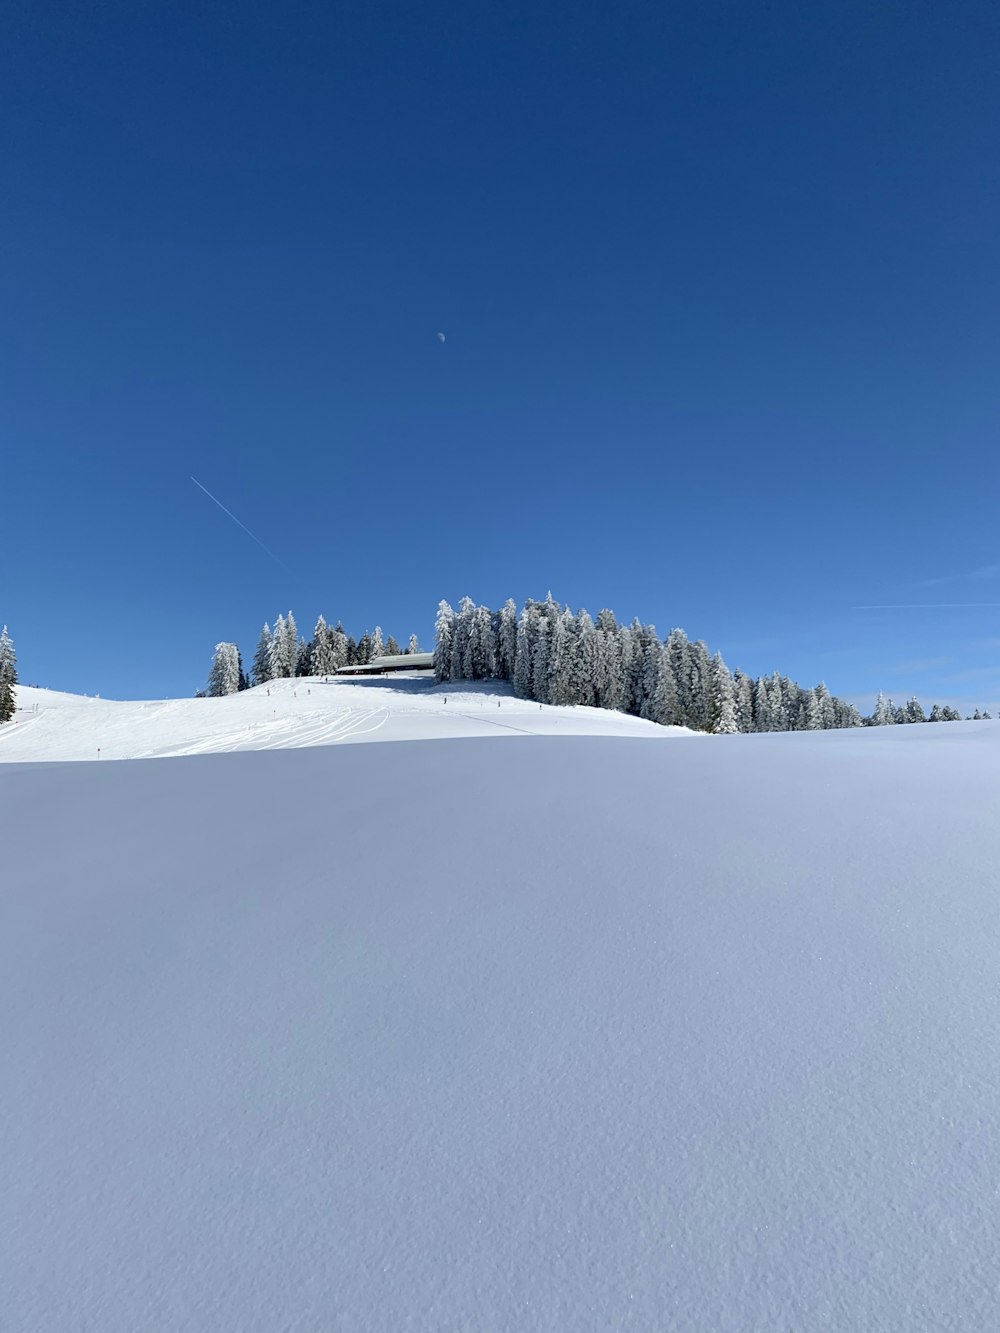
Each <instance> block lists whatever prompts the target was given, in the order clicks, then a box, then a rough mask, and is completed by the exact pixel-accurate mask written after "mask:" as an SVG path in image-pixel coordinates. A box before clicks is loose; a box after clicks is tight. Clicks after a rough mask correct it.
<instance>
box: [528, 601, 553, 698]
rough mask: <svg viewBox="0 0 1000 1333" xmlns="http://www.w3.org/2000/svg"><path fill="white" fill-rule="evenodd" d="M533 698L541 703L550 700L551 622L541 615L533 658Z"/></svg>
mask: <svg viewBox="0 0 1000 1333" xmlns="http://www.w3.org/2000/svg"><path fill="white" fill-rule="evenodd" d="M531 698H533V699H537V700H538V702H539V703H540V704H547V703H548V702H549V622H548V619H547V617H544V616H542V617H540V618H539V622H538V638H537V640H536V642H535V650H534V652H533V653H532V660H531Z"/></svg>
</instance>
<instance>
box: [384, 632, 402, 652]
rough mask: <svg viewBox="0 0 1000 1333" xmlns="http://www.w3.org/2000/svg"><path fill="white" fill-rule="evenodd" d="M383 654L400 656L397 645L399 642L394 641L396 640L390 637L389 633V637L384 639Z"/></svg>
mask: <svg viewBox="0 0 1000 1333" xmlns="http://www.w3.org/2000/svg"><path fill="white" fill-rule="evenodd" d="M385 655H386V657H399V656H400V647H399V644H398V643H397V642H396V640H395V639H394V638H393V637H392V635H391V634H390V635H389V637H388V638H387V639H386V641H385Z"/></svg>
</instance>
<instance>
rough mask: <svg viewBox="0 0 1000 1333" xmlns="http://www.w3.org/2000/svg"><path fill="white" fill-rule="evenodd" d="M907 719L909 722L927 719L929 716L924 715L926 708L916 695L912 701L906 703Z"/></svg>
mask: <svg viewBox="0 0 1000 1333" xmlns="http://www.w3.org/2000/svg"><path fill="white" fill-rule="evenodd" d="M906 720H907V722H926V721H927V718H926V717H925V716H924V710H923V708H922V707H921V706H920V701H919V699H917V698H916V696H914V697H913V698H912V699H911V700H910V702H909V703H908V704H907V705H906Z"/></svg>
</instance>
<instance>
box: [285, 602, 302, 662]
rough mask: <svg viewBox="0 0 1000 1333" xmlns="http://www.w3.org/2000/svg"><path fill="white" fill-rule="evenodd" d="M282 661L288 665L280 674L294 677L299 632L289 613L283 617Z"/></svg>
mask: <svg viewBox="0 0 1000 1333" xmlns="http://www.w3.org/2000/svg"><path fill="white" fill-rule="evenodd" d="M282 660H283V661H284V662H286V663H287V664H288V669H287V670H286V671H284V672H283V673H282V674H283V675H285V676H294V675H295V668H296V666H297V665H298V660H299V630H298V626H297V625H296V623H295V617H294V616H293V615H292V613H291V611H289V613H288V615H287V616H286V617H285V650H284V654H283V658H282Z"/></svg>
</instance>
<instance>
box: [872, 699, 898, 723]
mask: <svg viewBox="0 0 1000 1333" xmlns="http://www.w3.org/2000/svg"><path fill="white" fill-rule="evenodd" d="M895 713H896V710H895V708H894V707H893V703H892V700H891V699H887V698H886V696H885V695H884V694H883V693H882V691H881V690H880V691H879V695H878V698H877V699H876V700H875V707H874V709H873V710H872V715H871V718H870V719H869V723H868V725H869V726H872V727H887V726H889V724H890V723H892V722H894V721H895V720H896V719H895Z"/></svg>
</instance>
